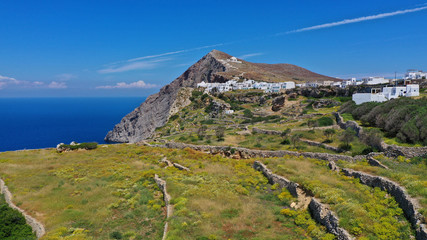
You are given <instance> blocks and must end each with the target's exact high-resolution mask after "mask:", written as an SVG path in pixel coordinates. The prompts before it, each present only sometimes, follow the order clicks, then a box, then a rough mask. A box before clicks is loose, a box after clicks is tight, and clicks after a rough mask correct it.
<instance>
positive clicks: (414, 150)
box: [333, 112, 427, 158]
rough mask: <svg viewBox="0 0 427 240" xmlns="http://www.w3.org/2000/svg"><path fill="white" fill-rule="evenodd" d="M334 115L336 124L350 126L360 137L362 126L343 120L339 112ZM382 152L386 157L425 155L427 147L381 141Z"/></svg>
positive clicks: (343, 126) (342, 126) (343, 127)
mask: <svg viewBox="0 0 427 240" xmlns="http://www.w3.org/2000/svg"><path fill="white" fill-rule="evenodd" d="M333 114H334V116H335V117H336V120H337V124H338V125H339V126H340V127H341V128H342V129H347V128H352V129H353V130H355V131H356V135H357V137H359V138H360V137H361V136H362V135H363V128H362V127H361V126H360V125H359V124H357V122H355V121H347V122H344V119H343V118H342V116H341V114H340V113H339V112H334V113H333ZM380 150H381V151H382V152H384V154H385V155H386V156H387V157H397V156H404V157H407V158H412V157H421V156H426V155H427V147H402V146H397V145H390V144H387V143H385V142H384V141H382V142H381V149H380Z"/></svg>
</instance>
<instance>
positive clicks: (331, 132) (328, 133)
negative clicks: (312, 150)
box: [323, 128, 336, 142]
mask: <svg viewBox="0 0 427 240" xmlns="http://www.w3.org/2000/svg"><path fill="white" fill-rule="evenodd" d="M335 132H336V131H335V129H333V128H328V129H325V131H323V135H325V136H326V138H327V140H328V141H329V142H332V139H331V137H332V135H334V134H335Z"/></svg>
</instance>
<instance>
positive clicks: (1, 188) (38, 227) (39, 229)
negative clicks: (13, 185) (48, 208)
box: [0, 179, 46, 238]
mask: <svg viewBox="0 0 427 240" xmlns="http://www.w3.org/2000/svg"><path fill="white" fill-rule="evenodd" d="M0 193H1V194H3V196H4V198H5V200H6V203H7V204H8V205H9V207H11V208H13V209H16V210H18V211H19V212H21V213H22V215H23V216H24V217H25V221H26V222H27V224H28V225H30V227H31V228H32V229H33V232H35V233H36V236H37V238H41V237H42V236H43V235H44V234H45V233H46V231H45V229H44V226H43V224H41V223H40V222H39V221H37V220H36V219H35V218H33V217H31V216H30V215H28V214H26V213H25V211H24V210H22V209H21V208H19V207H18V206H16V205H15V204H14V203H13V202H12V193H11V192H10V191H9V188H8V187H7V186H6V184H5V183H4V181H3V180H2V179H0Z"/></svg>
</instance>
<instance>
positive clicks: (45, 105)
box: [0, 97, 145, 152]
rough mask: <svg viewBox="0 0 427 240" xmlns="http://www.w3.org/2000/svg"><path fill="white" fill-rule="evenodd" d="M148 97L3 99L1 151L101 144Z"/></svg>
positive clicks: (1, 101)
mask: <svg viewBox="0 0 427 240" xmlns="http://www.w3.org/2000/svg"><path fill="white" fill-rule="evenodd" d="M144 100H145V98H142V97H141V98H137V97H133V98H0V152H3V151H11V150H20V149H35V148H46V147H56V145H57V144H58V143H61V142H63V143H67V144H68V143H70V142H71V141H76V142H98V143H105V142H104V137H105V135H106V134H107V132H108V131H109V130H111V129H113V127H114V125H116V124H117V123H119V122H120V120H121V119H122V118H123V117H124V116H125V115H126V114H128V113H129V112H131V111H132V110H134V109H135V108H136V107H138V106H139V105H140V104H141V103H142V102H143V101H144Z"/></svg>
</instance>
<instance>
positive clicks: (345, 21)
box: [277, 6, 427, 35]
mask: <svg viewBox="0 0 427 240" xmlns="http://www.w3.org/2000/svg"><path fill="white" fill-rule="evenodd" d="M426 9H427V6H425V7H418V8H412V9H406V10H399V11H395V12H389V13H380V14H377V15H371V16H365V17H358V18H353V19H345V20H342V21H338V22H331V23H325V24H320V25H315V26H311V27H306V28H300V29H296V30H292V31H288V32H285V33H278V34H277V35H282V34H290V33H298V32H305V31H312V30H318V29H322V28H330V27H336V26H340V25H345V24H350V23H357V22H364V21H370V20H375V19H380V18H387V17H393V16H396V15H402V14H406V13H412V12H419V11H423V10H426Z"/></svg>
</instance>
